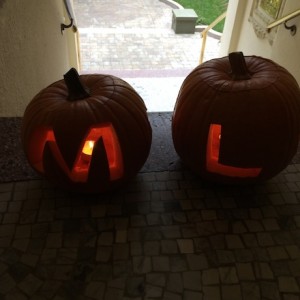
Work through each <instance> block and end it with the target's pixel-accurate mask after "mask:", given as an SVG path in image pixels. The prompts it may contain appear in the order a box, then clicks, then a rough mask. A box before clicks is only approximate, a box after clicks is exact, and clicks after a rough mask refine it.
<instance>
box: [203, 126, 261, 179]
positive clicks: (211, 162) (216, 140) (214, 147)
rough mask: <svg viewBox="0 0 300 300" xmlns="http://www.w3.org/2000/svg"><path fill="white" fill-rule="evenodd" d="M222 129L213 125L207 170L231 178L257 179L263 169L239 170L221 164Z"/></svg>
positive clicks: (209, 138) (208, 148) (211, 127)
mask: <svg viewBox="0 0 300 300" xmlns="http://www.w3.org/2000/svg"><path fill="white" fill-rule="evenodd" d="M221 129H222V126H221V125H219V124H211V125H210V128H209V133H208V140H207V148H206V168H207V170H208V171H209V172H212V173H218V174H220V175H224V176H231V177H257V176H258V175H259V174H260V172H261V170H262V168H239V167H233V166H229V165H224V164H221V163H219V154H220V144H221Z"/></svg>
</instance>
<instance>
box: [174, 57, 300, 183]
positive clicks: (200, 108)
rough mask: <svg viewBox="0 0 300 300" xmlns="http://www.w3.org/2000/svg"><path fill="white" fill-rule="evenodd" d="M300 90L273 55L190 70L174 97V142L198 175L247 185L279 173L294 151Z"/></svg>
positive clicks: (227, 60) (222, 60)
mask: <svg viewBox="0 0 300 300" xmlns="http://www.w3.org/2000/svg"><path fill="white" fill-rule="evenodd" d="M299 114H300V90H299V86H298V84H297V82H296V80H295V79H294V77H293V76H292V75H291V74H290V73H289V72H288V71H287V70H286V69H284V68H283V67H281V66H279V65H278V64H276V63H274V62H273V61H271V60H268V59H264V58H262V57H256V56H246V57H244V56H243V54H242V53H241V52H237V53H231V54H230V55H229V56H228V57H223V58H219V59H213V60H211V61H207V62H205V63H204V64H202V65H199V66H198V67H196V68H195V69H194V70H193V71H192V72H191V73H190V74H189V75H188V76H187V78H186V79H185V81H184V82H183V84H182V86H181V89H180V91H179V94H178V98H177V101H176V104H175V109H174V113H173V119H172V136H173V142H174V147H175V149H176V151H177V153H178V154H179V156H180V157H181V159H182V161H183V162H184V163H185V164H186V165H187V166H188V167H189V168H190V169H191V170H193V171H194V172H196V173H197V174H199V175H200V176H202V177H203V178H204V179H207V180H212V181H216V182H220V183H251V182H256V181H261V180H266V179H269V178H271V177H273V176H275V175H276V174H278V173H279V172H280V171H282V170H283V169H284V168H285V167H286V166H287V165H288V164H289V162H290V161H291V159H292V157H293V156H294V155H295V153H296V151H297V147H298V140H299V130H300V122H299V117H300V115H299Z"/></svg>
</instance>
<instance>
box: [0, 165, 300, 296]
mask: <svg viewBox="0 0 300 300" xmlns="http://www.w3.org/2000/svg"><path fill="white" fill-rule="evenodd" d="M286 172H287V170H285V171H283V172H282V173H281V174H279V175H278V176H277V177H275V178H274V179H271V180H270V181H268V182H266V183H261V184H257V185H255V186H252V187H251V188H250V190H248V191H247V195H248V196H249V195H251V197H260V196H263V195H265V193H266V192H265V188H266V187H267V186H268V185H270V184H273V183H274V184H279V185H281V186H283V185H284V186H286V187H287V186H288V181H287V179H286V177H285V176H283V175H284V174H286ZM295 172H298V171H295ZM178 173H181V175H180V176H178ZM170 178H174V179H172V182H173V184H172V185H174V182H176V184H175V186H177V187H182V188H180V189H181V190H182V191H184V193H183V194H184V198H182V199H181V197H178V190H168V189H167V186H168V185H167V182H168V181H169V180H170ZM175 178H177V179H175ZM144 182H148V183H153V184H152V185H151V186H152V189H151V188H150V189H149V186H147V187H146V192H147V193H148V192H150V194H149V197H146V198H141V199H142V200H141V201H142V203H143V204H145V203H148V204H149V205H147V207H148V209H147V210H145V211H143V210H142V211H140V212H139V213H138V211H139V210H137V207H138V206H139V205H140V204H141V202H140V201H136V200H135V201H134V202H132V199H138V198H139V197H140V196H139V195H140V193H141V190H142V187H145V185H144ZM156 182H160V183H165V185H163V186H164V188H166V190H165V191H168V192H170V194H169V196H168V199H172V201H173V202H177V203H178V204H179V206H172V207H176V209H175V210H174V211H172V210H170V208H168V206H162V207H161V210H159V211H157V206H156V205H155V204H158V203H161V202H163V201H164V200H161V199H162V198H161V197H157V195H156V192H157V190H156V188H155V184H154V183H156ZM187 182H189V184H188V185H187ZM34 183H35V184H34ZM299 184H300V182H299ZM5 186H7V184H0V191H1V190H3V192H0V194H1V193H5V194H7V193H9V194H10V196H7V195H6V196H3V197H0V198H1V199H2V200H1V201H2V202H6V205H5V207H6V211H4V212H3V213H2V215H3V218H2V222H1V224H0V233H1V236H0V245H1V246H0V298H1V299H2V298H3V299H6V298H4V297H5V296H7V299H35V298H36V299H43V297H45V296H47V299H69V298H68V297H70V295H73V296H74V295H77V296H78V297H79V296H80V297H81V298H82V299H118V297H119V298H122V299H151V298H153V299H220V300H221V299H222V300H223V299H297V297H298V295H299V291H300V287H299V278H300V249H299V236H300V235H299V234H300V226H299V223H297V220H298V218H299V213H300V209H299V207H300V204H299V203H297V204H294V203H293V204H291V203H289V202H283V203H281V204H279V205H278V204H276V205H273V202H272V201H273V200H272V199H271V198H272V197H269V198H268V199H269V200H264V201H262V202H261V203H259V201H255V202H254V203H253V205H251V204H249V203H248V204H247V208H245V206H244V203H243V202H241V200H240V194H241V193H243V192H244V191H243V188H242V187H210V186H205V185H204V184H203V183H202V182H201V179H199V178H196V177H194V176H193V175H192V174H189V173H188V172H186V171H183V172H178V171H176V172H172V171H169V172H157V173H140V174H138V175H137V177H136V178H135V179H133V180H132V183H129V186H128V187H124V188H123V189H122V190H121V191H119V192H118V197H117V199H118V200H117V201H118V204H116V203H114V202H112V200H111V199H110V197H102V196H101V195H98V196H89V195H87V196H84V197H81V196H76V197H75V198H74V195H71V194H69V193H67V192H64V191H60V190H57V189H56V188H55V187H53V186H51V185H49V183H47V182H46V181H43V180H41V181H33V182H28V184H27V185H26V187H24V185H22V184H20V183H19V182H16V183H12V185H11V190H10V191H7V190H6V188H5ZM192 187H194V188H192ZM192 189H195V191H196V190H197V193H195V192H192ZM199 189H200V190H201V192H200V191H199ZM188 190H189V192H188ZM161 191H162V190H161ZM21 193H23V195H24V196H22V197H21V198H20V199H22V200H20V201H21V202H22V205H21V206H20V207H19V209H18V210H16V211H15V214H17V216H18V217H16V218H13V219H12V220H11V222H10V224H6V222H4V220H6V218H5V216H6V214H10V212H9V207H10V206H11V203H12V202H14V201H15V200H14V195H16V194H19V195H20V194H21ZM272 193H273V192H271V194H272ZM276 193H277V192H276ZM284 193H286V189H284ZM293 193H295V195H297V193H298V192H293ZM196 194H198V195H200V197H199V198H197V201H195V195H196ZM212 194H214V197H215V200H216V201H215V203H214V204H213V206H212V202H211V201H208V200H209V199H211V195H212ZM34 195H39V196H38V198H39V201H36V200H34V199H35V196H34ZM49 195H51V196H50V197H49ZM129 195H130V197H129ZM223 195H226V196H225V198H224V196H223ZM228 195H230V203H233V201H234V202H235V205H234V206H232V205H228V206H226V205H225V206H224V202H225V200H226V199H227V197H228ZM31 197H33V198H31ZM70 199H73V200H72V201H68V200H70ZM273 199H274V198H273ZM49 200H50V202H51V203H50V202H49ZM168 201H170V200H168ZM182 201H186V202H187V203H189V204H188V205H183V206H181V205H180V203H182ZM46 203H48V204H47V205H46ZM291 205H292V207H293V209H292V210H290V208H291ZM199 207H200V208H199ZM267 207H268V209H266V208H267ZM79 208H80V210H81V211H82V213H79ZM178 208H179V209H178ZM28 210H30V211H31V212H32V213H34V215H36V216H46V215H48V213H49V212H50V211H51V216H52V217H51V218H49V217H47V218H42V219H39V218H34V219H30V221H28V222H26V224H23V223H22V221H21V218H20V216H21V215H22V214H24V213H25V212H27V211H28ZM62 211H64V212H67V211H68V212H71V213H62ZM287 211H289V214H288V215H286V212H287ZM83 212H84V213H83ZM203 212H204V213H203ZM208 212H209V213H208ZM270 212H272V213H271V214H272V218H270V215H271V214H270ZM203 216H206V217H205V218H203ZM208 216H210V217H208ZM282 217H285V218H289V219H290V221H289V222H291V224H292V225H291V226H290V227H289V229H288V230H287V229H286V225H285V224H286V223H283V222H282V221H281V219H282ZM207 218H208V219H207ZM271 219H272V221H271V222H270V220H271ZM273 220H274V221H273ZM275 221H276V222H275ZM258 224H260V225H258ZM261 224H264V225H263V226H261ZM266 224H268V225H267V226H265V225H266ZM237 225H238V228H239V229H238V228H237ZM50 287H51V288H50ZM47 290H50V291H51V292H50V291H48V292H47ZM84 297H86V298H84ZM74 299H75V298H74Z"/></svg>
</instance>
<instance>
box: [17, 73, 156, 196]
mask: <svg viewBox="0 0 300 300" xmlns="http://www.w3.org/2000/svg"><path fill="white" fill-rule="evenodd" d="M151 138H152V131H151V127H150V123H149V121H148V117H147V109H146V106H145V104H144V102H143V100H142V99H141V97H140V96H139V95H138V94H137V93H136V92H135V90H134V89H133V88H132V87H131V86H130V85H129V84H128V83H127V82H125V81H124V80H122V79H120V78H117V77H115V76H111V75H100V74H92V75H91V74H89V75H81V76H79V75H78V73H77V71H76V70H75V69H71V70H70V71H69V72H68V73H66V74H65V76H64V80H59V81H57V82H55V83H53V84H51V85H50V86H48V87H46V88H45V89H43V90H42V91H41V92H40V93H38V94H37V95H36V96H35V97H34V99H33V100H32V101H31V102H30V103H29V105H28V106H27V108H26V111H25V113H24V118H23V124H22V142H23V146H24V151H25V154H26V156H27V158H28V161H29V163H30V164H31V166H32V167H33V168H34V169H35V170H36V171H37V172H39V173H41V174H43V175H45V176H46V177H47V178H49V179H50V180H52V181H54V182H56V183H58V184H59V185H61V186H63V187H66V188H68V189H71V190H74V191H79V192H92V193H94V192H104V191H107V190H110V189H112V188H116V187H118V186H120V185H121V184H123V183H125V182H127V181H128V180H129V179H131V178H132V177H133V176H134V175H135V174H136V173H137V172H138V171H139V170H140V168H141V167H142V166H143V164H144V163H145V161H146V159H147V157H148V154H149V151H150V145H151Z"/></svg>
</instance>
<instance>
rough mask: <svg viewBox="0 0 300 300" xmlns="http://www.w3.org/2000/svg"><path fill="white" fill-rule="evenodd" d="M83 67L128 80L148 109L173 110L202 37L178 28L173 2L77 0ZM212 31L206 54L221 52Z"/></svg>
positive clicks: (76, 8) (197, 61)
mask: <svg viewBox="0 0 300 300" xmlns="http://www.w3.org/2000/svg"><path fill="white" fill-rule="evenodd" d="M74 10H75V14H76V18H77V23H78V27H79V33H80V44H81V63H82V72H84V73H91V72H100V73H110V74H113V75H117V76H120V77H121V78H123V79H125V80H126V81H128V82H129V83H130V84H131V85H133V87H134V88H135V89H136V90H137V92H138V93H140V95H141V96H142V97H143V99H144V101H145V103H146V105H147V107H148V111H172V110H173V108H174V103H175V100H176V97H177V94H178V91H179V88H180V86H181V84H182V81H183V79H184V78H185V76H186V75H187V74H188V73H189V72H190V71H191V70H192V69H194V68H195V67H196V66H197V65H198V63H199V57H200V50H201V44H202V39H201V36H200V33H199V32H196V33H195V34H175V33H174V31H173V29H172V28H171V27H172V7H171V6H170V5H167V4H166V3H163V2H161V1H159V0H156V1H154V0H138V1H120V0H112V1H109V0H106V1H100V0H89V1H81V0H74ZM218 49H219V39H215V38H211V37H209V38H208V40H207V48H206V53H205V57H204V60H208V59H211V58H215V57H217V56H218Z"/></svg>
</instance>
